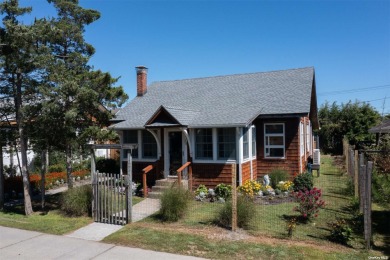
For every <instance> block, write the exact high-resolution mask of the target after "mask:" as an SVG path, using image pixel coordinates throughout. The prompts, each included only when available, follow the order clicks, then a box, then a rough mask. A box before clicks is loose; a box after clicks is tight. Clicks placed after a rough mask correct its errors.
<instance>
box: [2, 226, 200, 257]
mask: <svg viewBox="0 0 390 260" xmlns="http://www.w3.org/2000/svg"><path fill="white" fill-rule="evenodd" d="M0 256H1V257H0V258H1V259H29V260H30V259H31V260H35V259H37V260H38V259H39V260H42V259H72V260H79V259H118V260H120V259H126V260H127V259H132V260H138V259H140V260H141V259H142V260H148V259H158V260H181V259H183V260H196V259H201V258H196V257H192V256H183V255H174V254H169V253H162V252H155V251H151V250H143V249H139V248H130V247H123V246H115V245H111V244H105V243H101V242H95V241H88V240H82V239H78V238H72V237H65V236H55V235H49V234H43V233H39V232H34V231H27V230H20V229H14V228H7V227H2V226H0Z"/></svg>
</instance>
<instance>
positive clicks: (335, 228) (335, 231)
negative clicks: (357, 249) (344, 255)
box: [328, 219, 352, 245]
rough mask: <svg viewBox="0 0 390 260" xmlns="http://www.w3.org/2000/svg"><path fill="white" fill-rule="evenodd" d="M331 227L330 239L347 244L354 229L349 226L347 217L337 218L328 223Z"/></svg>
mask: <svg viewBox="0 0 390 260" xmlns="http://www.w3.org/2000/svg"><path fill="white" fill-rule="evenodd" d="M328 226H329V227H330V236H329V239H330V240H331V241H334V242H336V243H340V244H344V245H346V244H347V243H348V241H350V240H351V238H352V229H351V228H350V227H349V225H348V223H347V222H346V221H345V219H337V220H335V221H333V222H330V223H328Z"/></svg>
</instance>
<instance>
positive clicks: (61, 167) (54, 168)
mask: <svg viewBox="0 0 390 260" xmlns="http://www.w3.org/2000/svg"><path fill="white" fill-rule="evenodd" d="M65 171H66V167H65V164H53V165H50V166H49V169H48V172H65Z"/></svg>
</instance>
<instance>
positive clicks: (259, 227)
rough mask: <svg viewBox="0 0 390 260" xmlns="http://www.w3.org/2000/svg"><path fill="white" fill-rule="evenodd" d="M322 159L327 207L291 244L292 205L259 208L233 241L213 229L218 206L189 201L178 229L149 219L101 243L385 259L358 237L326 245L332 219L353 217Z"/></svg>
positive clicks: (320, 180)
mask: <svg viewBox="0 0 390 260" xmlns="http://www.w3.org/2000/svg"><path fill="white" fill-rule="evenodd" d="M321 159H322V165H321V176H320V177H316V174H315V178H314V181H315V186H316V187H318V188H320V189H322V191H323V200H325V202H326V206H325V208H324V209H322V210H321V211H320V213H319V216H318V218H316V219H314V220H313V221H311V222H308V223H298V225H297V228H296V230H295V232H294V234H293V237H292V238H291V239H288V238H287V231H286V219H289V218H291V217H292V216H298V213H297V212H294V211H293V207H294V206H295V205H296V203H293V202H289V203H281V204H276V205H258V206H257V207H256V212H254V214H255V218H254V220H253V221H252V223H250V228H249V230H247V231H241V230H240V231H239V232H238V234H236V235H234V234H232V233H231V232H230V231H228V230H226V229H224V228H221V227H218V226H216V225H215V224H214V223H215V216H216V212H217V211H218V209H219V208H221V207H222V204H219V203H207V202H196V201H192V202H191V205H190V210H189V211H188V213H187V215H186V216H185V217H184V218H183V219H181V220H179V221H178V222H176V223H161V222H160V221H159V220H158V219H157V218H156V217H155V216H152V217H149V218H147V219H145V220H143V221H142V222H140V223H134V224H131V225H127V226H126V227H125V228H124V229H122V230H121V231H119V232H117V233H115V234H113V235H111V236H109V237H107V238H106V239H105V241H106V242H108V243H115V244H121V245H127V246H133V247H140V248H145V249H152V250H159V251H166V252H171V253H179V254H186V255H194V256H201V257H207V258H213V259H274V258H283V259H308V258H313V259H357V258H359V259H367V258H368V256H381V255H383V254H382V253H381V252H378V251H369V252H367V251H363V250H361V249H362V248H363V244H362V240H361V237H359V236H355V237H354V240H353V241H352V242H351V243H350V245H349V246H343V245H338V244H335V243H332V242H330V241H329V240H328V239H327V236H328V235H329V234H330V232H329V227H328V225H327V223H328V222H330V221H333V220H335V219H336V218H346V219H351V218H352V217H353V214H352V213H351V211H349V210H348V207H349V203H350V197H348V195H345V194H346V193H345V189H346V187H347V177H346V176H343V175H342V172H341V170H340V169H338V168H337V167H335V166H334V165H333V158H332V157H330V156H323V157H322V158H321ZM241 235H242V237H241ZM237 237H239V238H240V239H238V240H237Z"/></svg>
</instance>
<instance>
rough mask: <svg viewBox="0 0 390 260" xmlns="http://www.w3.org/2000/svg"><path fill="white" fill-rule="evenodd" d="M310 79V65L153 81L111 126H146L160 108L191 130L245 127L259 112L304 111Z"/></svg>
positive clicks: (293, 113) (307, 105) (309, 102)
mask: <svg viewBox="0 0 390 260" xmlns="http://www.w3.org/2000/svg"><path fill="white" fill-rule="evenodd" d="M314 81H315V79H314V68H312V67H309V68H301V69H291V70H282V71H272V72H260V73H249V74H237V75H228V76H218V77H208V78H197V79H186V80H174V81H162V82H155V83H152V84H151V85H150V86H148V90H147V92H146V94H145V95H143V96H141V97H135V98H134V99H133V100H132V101H131V102H130V103H129V104H128V105H127V106H126V107H125V108H123V109H122V110H121V111H120V112H119V113H118V114H117V118H116V119H115V121H121V122H119V123H117V124H114V125H113V126H111V127H112V128H114V129H132V128H133V129H135V128H137V129H140V128H144V127H145V126H151V125H153V124H154V123H156V122H152V121H150V120H151V118H153V115H155V114H156V112H157V111H159V109H161V107H163V108H164V109H165V110H166V111H167V112H168V113H169V114H170V115H171V116H172V117H173V118H174V119H175V120H176V121H177V122H176V123H177V124H179V125H185V126H188V127H190V128H191V127H216V126H218V127H220V126H225V127H232V126H247V125H249V124H250V123H251V122H252V121H253V120H254V119H256V118H257V117H259V116H260V117H261V116H262V115H267V116H270V115H283V116H289V115H290V116H296V115H309V113H310V111H311V109H310V108H311V105H312V100H311V96H312V92H313V91H314V92H313V93H315V84H314ZM160 123H161V122H160ZM165 123H166V122H165ZM154 126H157V125H156V124H154Z"/></svg>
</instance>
